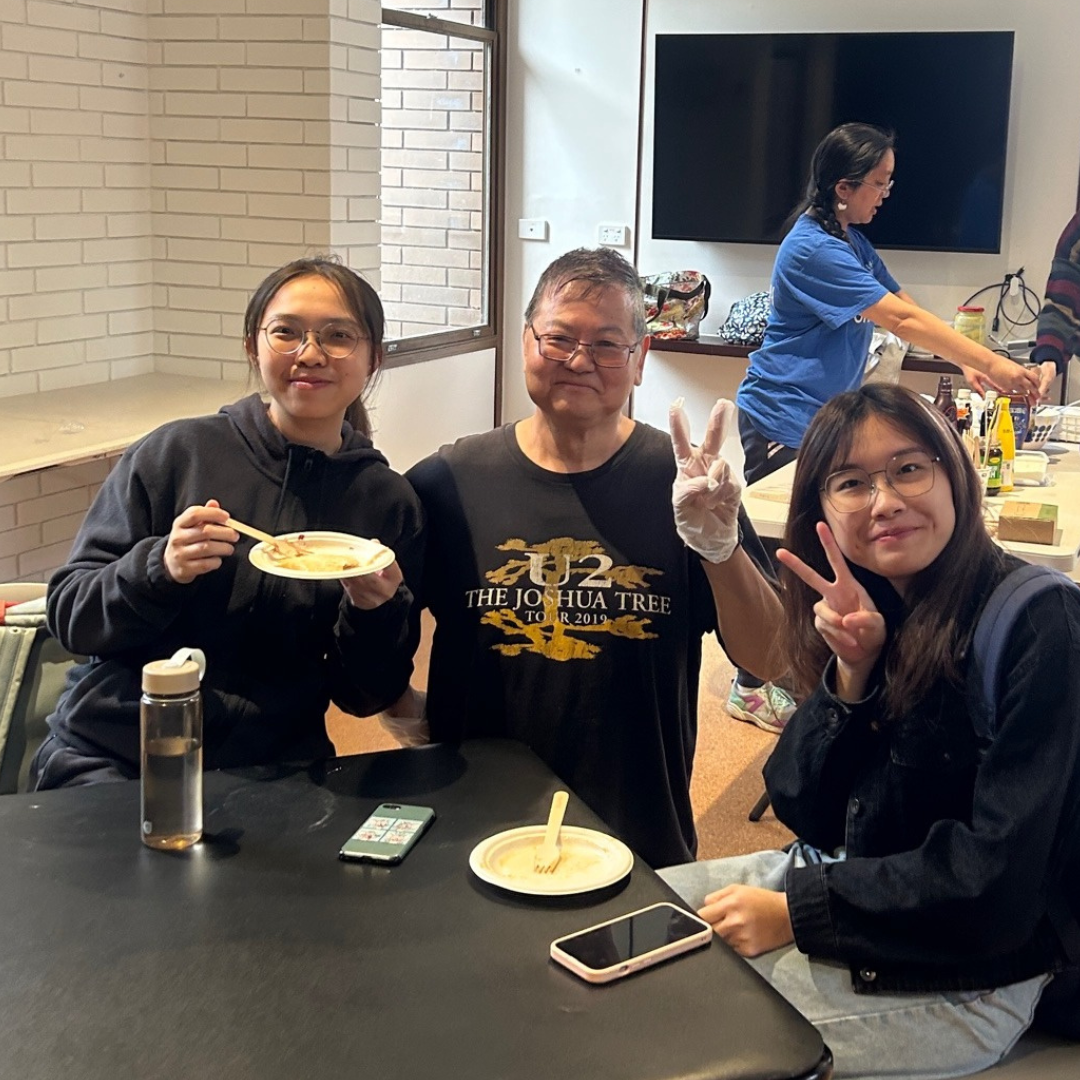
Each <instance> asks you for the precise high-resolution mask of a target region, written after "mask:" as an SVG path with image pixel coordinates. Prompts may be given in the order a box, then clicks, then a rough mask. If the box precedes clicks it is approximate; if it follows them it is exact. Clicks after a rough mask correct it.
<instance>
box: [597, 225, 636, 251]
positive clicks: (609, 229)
mask: <svg viewBox="0 0 1080 1080" xmlns="http://www.w3.org/2000/svg"><path fill="white" fill-rule="evenodd" d="M629 233H630V230H629V229H628V228H627V227H626V226H625V225H601V226H600V227H599V229H598V235H597V239H598V240H599V242H600V243H601V244H603V245H604V247H626V246H627V245H628V244H629V243H630V240H629Z"/></svg>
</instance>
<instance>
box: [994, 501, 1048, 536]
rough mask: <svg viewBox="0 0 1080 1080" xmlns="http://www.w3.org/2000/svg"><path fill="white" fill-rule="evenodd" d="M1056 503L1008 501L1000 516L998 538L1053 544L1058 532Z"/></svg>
mask: <svg viewBox="0 0 1080 1080" xmlns="http://www.w3.org/2000/svg"><path fill="white" fill-rule="evenodd" d="M1057 516H1058V508H1057V506H1056V504H1054V503H1033V502H1007V503H1005V504H1004V506H1002V508H1001V515H1000V517H999V518H998V539H999V540H1018V541H1020V542H1021V543H1024V544H1052V543H1053V542H1054V538H1055V535H1056V533H1057Z"/></svg>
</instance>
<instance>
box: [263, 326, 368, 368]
mask: <svg viewBox="0 0 1080 1080" xmlns="http://www.w3.org/2000/svg"><path fill="white" fill-rule="evenodd" d="M259 329H260V330H261V331H262V332H263V335H264V336H265V337H266V344H267V345H269V346H270V348H271V349H273V351H274V352H276V353H280V354H281V355H282V356H293V355H295V354H296V353H298V352H300V351H301V350H302V349H303V348H304V344H305V342H306V341H307V338H308V334H310V335H311V336H312V337H313V338H314V339H315V343H316V344H317V345H318V346H319V348H320V349H322V351H323V352H324V353H326V355H327V356H329V357H331V358H332V359H334V360H344V359H345V357H346V356H351V355H352V354H353V353H354V352H355V351H356V346H357V345H359V344H360V342H361V341H363V340H364V335H363V333H362V332H361V330H360V327H359V326H357V325H356V324H355V323H351V322H329V323H327V324H326V325H325V326H320V327H319V329H317V330H316V329H314V328H307V327H304V326H301V325H300V323H298V322H296V321H295V320H293V319H286V318H277V319H271V320H270V322H268V323H267V324H266V325H265V326H260V327H259Z"/></svg>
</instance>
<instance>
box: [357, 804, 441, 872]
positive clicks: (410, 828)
mask: <svg viewBox="0 0 1080 1080" xmlns="http://www.w3.org/2000/svg"><path fill="white" fill-rule="evenodd" d="M434 820H435V811H434V810H432V809H431V807H430V806H406V805H405V804H404V803H389V802H388V803H382V804H381V805H380V806H377V807H376V808H375V811H374V813H373V814H372V815H371V816H370V817H369V818H368V819H367V821H365V822H364V824H363V825H361V826H360V828H359V829H357V830H356V832H354V833H353V834H352V836H350V837H349V839H348V840H346V841H345V843H344V844H343V845H342V848H341V850H340V851H339V852H338V857H339V858H342V859H356V860H359V861H362V862H377V863H391V864H393V863H399V862H401V860H402V859H404V858H405V856H406V855H407V854H408V853H409V852H410V851H411V850H412V848H413V847H414V846H415V845H416V842H417V841H418V840H419V839H420V837H421V836H423V835H424V830H425V829H426V828H427V827H428V826H429V825H430V824H431V823H432V821H434Z"/></svg>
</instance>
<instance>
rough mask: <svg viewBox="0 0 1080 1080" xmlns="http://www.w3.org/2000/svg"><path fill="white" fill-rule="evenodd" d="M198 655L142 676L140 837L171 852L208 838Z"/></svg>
mask: <svg viewBox="0 0 1080 1080" xmlns="http://www.w3.org/2000/svg"><path fill="white" fill-rule="evenodd" d="M195 652H197V650H191V649H181V650H180V652H178V653H176V654H175V655H174V656H173V657H171V658H170V659H168V660H155V661H153V662H152V663H149V664H146V665H144V667H143V670H142V689H143V694H142V698H141V700H140V702H139V719H140V729H141V739H140V743H141V766H142V768H141V775H142V803H141V807H142V810H141V822H142V824H141V828H140V836H141V837H142V842H143V843H144V844H146V846H147V847H152V848H159V849H162V850H165V851H178V850H180V849H182V848H187V847H191V845H192V844H194V843H195V842H196V841H197V840H198V839H199V838H200V837H201V836H202V828H203V825H202V816H203V814H202V812H203V802H202V745H203V730H202V695H201V694H200V692H199V680H200V678H201V677H202V664H201V663H200V661H201V657H202V654H201V653H199V654H198V659H196V658H195V657H194V656H193V653H195Z"/></svg>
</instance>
